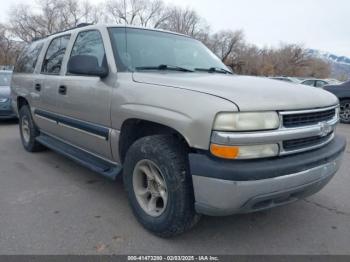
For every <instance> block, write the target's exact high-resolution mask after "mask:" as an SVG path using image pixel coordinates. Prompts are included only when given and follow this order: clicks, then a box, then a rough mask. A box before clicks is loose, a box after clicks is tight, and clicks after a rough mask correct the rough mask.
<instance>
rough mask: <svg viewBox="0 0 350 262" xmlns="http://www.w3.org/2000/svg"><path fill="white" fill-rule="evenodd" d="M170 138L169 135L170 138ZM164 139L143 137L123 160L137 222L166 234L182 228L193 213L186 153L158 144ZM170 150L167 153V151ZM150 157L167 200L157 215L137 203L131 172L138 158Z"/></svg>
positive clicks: (159, 233) (173, 146) (175, 147)
mask: <svg viewBox="0 0 350 262" xmlns="http://www.w3.org/2000/svg"><path fill="white" fill-rule="evenodd" d="M169 140H171V138H170V137H169ZM162 141H163V142H164V141H165V140H164V139H162V138H161V136H154V137H148V138H143V139H141V140H140V141H137V142H136V143H135V144H134V145H133V146H132V147H131V148H130V150H129V151H128V154H127V157H126V160H125V163H124V184H125V187H126V190H127V192H128V198H129V201H130V204H131V207H132V210H133V212H134V214H135V216H136V217H137V219H138V220H139V222H140V223H141V224H142V225H143V226H144V227H145V228H146V229H148V230H150V231H151V232H153V233H155V234H157V235H159V236H162V237H168V236H172V235H175V234H176V233H177V232H180V231H184V230H183V228H184V227H186V226H185V225H183V223H187V222H188V221H189V220H190V218H191V217H193V216H194V215H195V212H194V197H193V189H192V188H193V187H192V179H191V178H190V174H189V170H188V165H187V161H186V157H185V153H182V152H181V150H180V149H179V148H178V147H177V146H176V145H174V143H173V142H170V143H169V146H166V145H164V144H163V145H161V143H162ZM171 148H173V153H172V154H171V156H169V152H170V151H169V150H171ZM174 155H177V157H176V160H174ZM145 159H147V160H151V161H153V162H154V163H155V164H156V165H157V166H158V168H159V169H160V171H161V173H162V175H163V178H164V180H165V182H166V184H167V188H168V202H167V206H166V209H165V211H164V212H163V214H161V215H160V216H159V217H152V216H150V215H148V214H147V213H146V212H145V211H144V210H143V209H142V208H141V206H140V205H139V203H138V201H137V199H136V195H135V192H134V190H133V173H134V168H135V166H136V165H137V163H138V162H139V161H141V160H145Z"/></svg>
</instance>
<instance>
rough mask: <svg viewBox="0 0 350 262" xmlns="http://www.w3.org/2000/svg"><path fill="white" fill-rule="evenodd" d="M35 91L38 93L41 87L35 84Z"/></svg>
mask: <svg viewBox="0 0 350 262" xmlns="http://www.w3.org/2000/svg"><path fill="white" fill-rule="evenodd" d="M35 90H36V91H38V92H40V91H41V85H40V84H35Z"/></svg>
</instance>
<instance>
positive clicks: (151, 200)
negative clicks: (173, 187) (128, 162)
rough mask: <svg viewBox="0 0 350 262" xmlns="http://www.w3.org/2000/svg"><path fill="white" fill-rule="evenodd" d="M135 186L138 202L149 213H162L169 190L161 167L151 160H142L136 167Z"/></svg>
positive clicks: (155, 214) (154, 215)
mask: <svg viewBox="0 0 350 262" xmlns="http://www.w3.org/2000/svg"><path fill="white" fill-rule="evenodd" d="M133 187H134V192H135V195H136V199H137V202H138V203H139V205H140V206H141V208H142V209H143V211H145V212H146V213H147V214H148V215H150V216H152V217H158V216H160V215H162V214H163V213H164V211H165V209H166V206H167V203H168V190H167V185H166V182H165V180H164V177H163V175H162V173H161V171H160V169H159V167H158V166H157V165H156V164H155V163H154V162H153V161H151V160H141V161H140V162H138V163H137V164H136V166H135V169H134V174H133Z"/></svg>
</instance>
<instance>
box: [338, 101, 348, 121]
mask: <svg viewBox="0 0 350 262" xmlns="http://www.w3.org/2000/svg"><path fill="white" fill-rule="evenodd" d="M340 122H341V123H344V124H350V99H344V100H341V101H340Z"/></svg>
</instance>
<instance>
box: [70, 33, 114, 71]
mask: <svg viewBox="0 0 350 262" xmlns="http://www.w3.org/2000/svg"><path fill="white" fill-rule="evenodd" d="M77 55H88V56H94V57H96V58H97V61H98V65H99V66H100V67H107V61H106V53H105V49H104V46H103V40H102V37H101V34H100V33H99V32H98V31H96V30H91V31H84V32H80V33H79V34H78V36H77V39H76V41H75V43H74V46H73V49H72V53H71V57H72V56H77Z"/></svg>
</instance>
